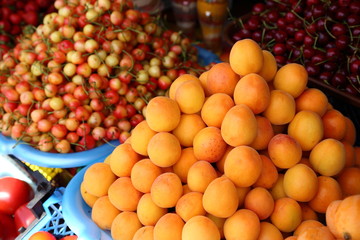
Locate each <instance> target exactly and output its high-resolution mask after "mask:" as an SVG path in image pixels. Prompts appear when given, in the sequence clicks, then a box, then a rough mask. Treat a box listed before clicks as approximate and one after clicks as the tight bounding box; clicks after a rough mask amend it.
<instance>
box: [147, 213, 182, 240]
mask: <svg viewBox="0 0 360 240" xmlns="http://www.w3.org/2000/svg"><path fill="white" fill-rule="evenodd" d="M184 225H185V223H184V221H183V220H182V219H181V217H180V216H179V215H177V214H176V213H167V214H165V215H164V216H162V217H161V218H160V219H159V221H158V222H157V223H156V224H155V227H154V240H169V239H172V240H182V238H181V236H182V230H183V227H184Z"/></svg>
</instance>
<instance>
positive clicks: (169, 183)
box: [150, 172, 183, 208]
mask: <svg viewBox="0 0 360 240" xmlns="http://www.w3.org/2000/svg"><path fill="white" fill-rule="evenodd" d="M150 193H151V198H152V200H153V202H154V203H155V204H156V205H158V206H159V207H161V208H171V207H175V205H176V203H177V201H178V200H179V199H180V197H181V196H182V195H183V188H182V183H181V180H180V178H179V177H178V176H177V175H176V174H175V173H172V172H165V173H162V174H160V175H159V176H158V177H157V178H156V179H155V180H154V182H153V184H152V186H151V190H150Z"/></svg>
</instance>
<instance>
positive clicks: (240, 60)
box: [229, 38, 264, 76]
mask: <svg viewBox="0 0 360 240" xmlns="http://www.w3.org/2000/svg"><path fill="white" fill-rule="evenodd" d="M229 63H230V66H231V68H232V69H233V70H234V72H236V73H237V74H239V75H240V76H245V75H246V74H249V73H257V72H260V71H261V69H262V68H263V65H264V55H263V52H262V50H261V48H260V46H259V44H258V43H257V42H255V41H254V40H252V39H250V38H248V39H242V40H239V41H237V42H236V43H234V45H233V46H232V48H231V50H230V55H229Z"/></svg>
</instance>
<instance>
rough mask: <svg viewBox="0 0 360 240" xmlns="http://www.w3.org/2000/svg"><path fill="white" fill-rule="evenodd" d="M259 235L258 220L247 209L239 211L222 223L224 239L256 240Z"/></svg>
mask: <svg viewBox="0 0 360 240" xmlns="http://www.w3.org/2000/svg"><path fill="white" fill-rule="evenodd" d="M259 235H260V220H259V218H258V216H257V215H256V214H255V213H254V212H253V211H251V210H249V209H239V210H237V211H236V212H235V213H234V214H233V215H232V216H230V217H228V218H227V219H226V220H225V223H224V236H225V239H244V240H252V239H254V240H255V239H258V237H259Z"/></svg>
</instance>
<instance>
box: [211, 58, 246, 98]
mask: <svg viewBox="0 0 360 240" xmlns="http://www.w3.org/2000/svg"><path fill="white" fill-rule="evenodd" d="M239 79H240V76H239V75H238V74H237V73H235V72H234V71H233V69H232V68H231V66H230V64H229V63H226V62H220V63H216V64H215V65H213V66H212V67H211V68H210V70H209V73H208V75H207V79H206V87H207V90H208V91H209V93H210V95H212V94H215V93H225V94H227V95H229V96H231V97H232V96H233V93H234V89H235V86H236V84H237V83H238V81H239Z"/></svg>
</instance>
